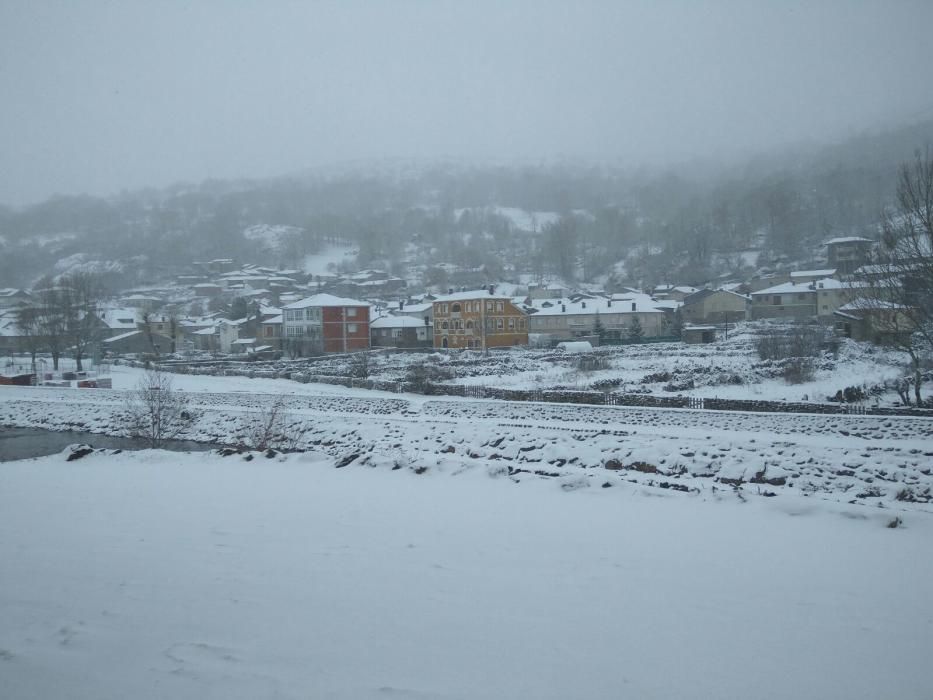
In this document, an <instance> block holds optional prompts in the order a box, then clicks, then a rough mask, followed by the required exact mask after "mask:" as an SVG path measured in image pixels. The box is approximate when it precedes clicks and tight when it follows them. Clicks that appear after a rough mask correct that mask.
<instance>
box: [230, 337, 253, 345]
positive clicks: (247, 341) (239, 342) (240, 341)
mask: <svg viewBox="0 0 933 700" xmlns="http://www.w3.org/2000/svg"><path fill="white" fill-rule="evenodd" d="M255 343H256V339H255V338H239V339H238V340H234V341H233V342H232V343H230V344H231V345H253V344H255Z"/></svg>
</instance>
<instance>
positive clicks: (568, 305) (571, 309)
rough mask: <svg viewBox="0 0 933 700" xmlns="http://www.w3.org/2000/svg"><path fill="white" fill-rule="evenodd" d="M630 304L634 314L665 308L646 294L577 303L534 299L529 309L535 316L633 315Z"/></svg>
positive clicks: (597, 298)
mask: <svg viewBox="0 0 933 700" xmlns="http://www.w3.org/2000/svg"><path fill="white" fill-rule="evenodd" d="M632 304H635V311H634V313H647V314H650V313H664V308H665V307H663V306H662V304H661V302H657V301H655V300H654V299H652V298H651V297H649V296H648V295H647V294H629V295H627V296H626V297H624V298H622V299H606V298H605V297H590V298H587V299H580V300H578V301H570V300H569V299H534V300H532V304H531V305H530V307H531V308H533V309H536V311H537V313H536V315H537V316H573V315H578V316H591V315H593V314H596V313H600V314H626V313H628V314H630V313H633V311H632ZM565 309H566V310H565Z"/></svg>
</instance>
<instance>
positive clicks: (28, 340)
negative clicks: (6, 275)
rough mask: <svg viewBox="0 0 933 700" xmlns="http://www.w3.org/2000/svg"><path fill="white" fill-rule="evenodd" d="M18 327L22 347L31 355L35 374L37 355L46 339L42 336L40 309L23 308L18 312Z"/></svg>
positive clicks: (32, 307) (33, 307)
mask: <svg viewBox="0 0 933 700" xmlns="http://www.w3.org/2000/svg"><path fill="white" fill-rule="evenodd" d="M16 327H17V328H18V329H19V333H20V346H21V348H22V349H23V351H24V352H28V353H29V358H30V360H31V364H32V371H33V373H35V372H36V355H38V354H39V352H40V351H41V350H42V348H43V347H44V344H45V339H44V338H43V336H42V325H41V323H40V316H39V309H38V308H37V307H35V306H21V307H20V308H18V309H17V310H16Z"/></svg>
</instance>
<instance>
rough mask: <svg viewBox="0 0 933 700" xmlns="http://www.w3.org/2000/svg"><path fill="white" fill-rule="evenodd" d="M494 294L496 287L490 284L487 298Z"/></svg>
mask: <svg viewBox="0 0 933 700" xmlns="http://www.w3.org/2000/svg"><path fill="white" fill-rule="evenodd" d="M495 293H496V285H494V284H490V285H489V296H492V295H493V294H495Z"/></svg>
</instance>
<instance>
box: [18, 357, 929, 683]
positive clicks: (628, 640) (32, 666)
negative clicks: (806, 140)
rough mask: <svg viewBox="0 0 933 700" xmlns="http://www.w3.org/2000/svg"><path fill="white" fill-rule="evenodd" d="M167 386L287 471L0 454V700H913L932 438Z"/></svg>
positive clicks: (206, 432)
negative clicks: (260, 424) (284, 450)
mask: <svg viewBox="0 0 933 700" xmlns="http://www.w3.org/2000/svg"><path fill="white" fill-rule="evenodd" d="M113 369H114V375H113V376H114V386H115V389H114V390H112V391H111V390H103V389H86V390H78V389H45V388H29V387H0V425H16V426H21V427H48V428H52V429H63V428H69V427H70V428H80V429H85V430H91V431H97V432H107V433H112V434H120V433H121V431H123V430H125V427H124V425H123V424H122V422H121V419H120V411H121V410H122V407H123V403H124V401H125V399H126V392H125V390H126V389H129V388H132V387H134V386H135V384H136V383H137V381H138V380H139V378H140V377H141V375H142V372H141V371H139V370H133V369H129V368H126V367H114V368H113ZM174 380H175V383H176V388H177V389H178V390H179V391H181V392H182V393H183V394H184V395H185V396H187V397H188V401H189V406H190V408H191V409H192V411H193V413H194V416H195V417H194V419H193V420H192V422H191V424H190V425H189V426H188V428H187V430H186V433H185V435H184V437H189V438H194V439H198V440H202V441H211V440H214V441H220V442H227V443H230V442H238V441H242V439H243V438H244V435H246V433H247V432H248V431H247V428H248V426H249V425H250V424H251V421H254V420H255V419H256V417H257V415H258V414H257V411H259V410H260V409H261V408H262V407H269V406H270V405H272V404H273V403H275V402H279V403H280V404H281V406H282V407H283V409H284V410H285V411H286V413H287V420H286V422H285V424H284V425H285V430H286V432H287V433H289V434H290V435H292V436H293V437H296V438H297V442H298V443H299V445H300V446H301V447H304V448H307V449H309V450H311V451H308V452H306V453H303V454H291V455H281V454H279V455H274V456H273V457H271V458H267V457H265V456H264V455H263V454H261V453H245V454H239V453H237V454H232V455H230V456H227V457H222V456H220V455H219V454H175V453H167V452H160V451H144V452H138V453H121V454H112V453H108V452H98V453H94V454H91V455H89V456H86V457H84V458H83V459H81V460H79V461H72V462H68V461H66V456H67V455H66V454H61V455H53V456H51V457H45V458H41V459H37V460H25V461H18V462H6V463H0V561H3V562H4V564H3V566H2V567H0V680H2V687H3V692H2V697H3V698H4V699H6V698H11V699H12V700H20V699H26V698H37V697H38V698H50V697H80V698H95V699H102V700H106V699H109V698H113V699H117V698H120V699H122V698H127V697H131V698H134V699H137V700H147V699H148V698H153V699H156V698H165V697H171V698H198V699H199V700H200V699H202V698H208V699H210V698H223V699H224V700H228V699H236V698H244V699H250V700H252V699H254V698H333V699H348V700H349V699H356V698H418V699H425V698H445V699H448V698H555V699H556V698H561V699H564V698H607V697H633V698H699V697H703V698H717V699H728V698H743V699H745V698H788V697H794V698H814V699H816V698H820V699H822V698H846V699H847V700H849V699H852V698H866V699H867V698H879V697H896V698H899V699H910V698H917V699H920V698H924V699H926V698H929V689H930V687H931V685H933V678H931V675H930V672H929V670H928V664H927V663H926V661H927V656H928V652H929V649H931V648H933V602H931V599H930V596H929V591H928V588H929V586H928V582H929V581H930V580H933V579H931V577H933V559H931V557H930V556H929V552H930V543H931V539H933V517H931V516H933V504H931V503H930V499H931V496H933V420H930V419H920V418H882V417H872V416H820V415H791V414H787V415H783V414H782V415H767V414H751V413H748V414H745V413H726V412H716V411H688V410H644V409H633V408H621V407H598V406H577V405H560V404H535V403H510V402H497V401H479V400H464V399H447V398H440V399H438V398H433V397H425V396H418V395H405V394H391V393H379V392H366V391H362V390H352V389H346V388H344V387H340V386H328V385H319V384H300V383H297V382H291V381H287V380H273V379H246V378H234V377H224V378H220V377H204V376H191V375H176V376H175V377H174ZM335 467H340V468H335ZM892 524H897V525H898V527H895V528H892V527H889V526H890V525H892Z"/></svg>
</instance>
